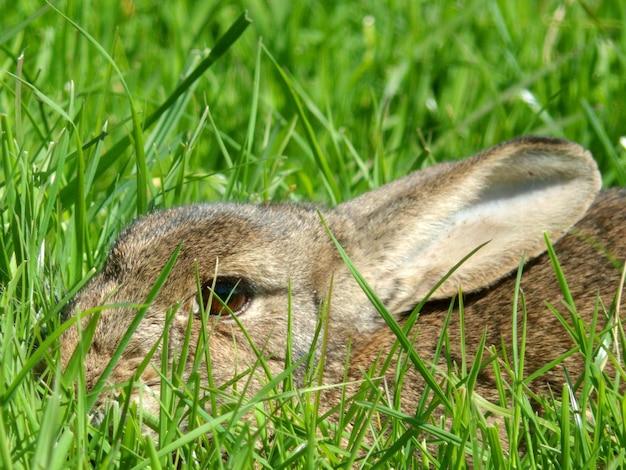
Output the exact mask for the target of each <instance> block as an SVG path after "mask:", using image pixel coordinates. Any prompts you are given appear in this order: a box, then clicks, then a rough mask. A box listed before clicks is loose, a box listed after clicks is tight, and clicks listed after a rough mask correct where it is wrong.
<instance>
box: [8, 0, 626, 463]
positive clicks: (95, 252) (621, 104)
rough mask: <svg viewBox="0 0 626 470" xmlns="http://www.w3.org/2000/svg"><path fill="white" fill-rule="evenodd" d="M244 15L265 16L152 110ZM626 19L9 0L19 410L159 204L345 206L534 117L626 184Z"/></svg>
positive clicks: (616, 9)
mask: <svg viewBox="0 0 626 470" xmlns="http://www.w3.org/2000/svg"><path fill="white" fill-rule="evenodd" d="M244 11H247V12H248V17H249V18H250V19H251V20H252V23H251V24H250V26H249V27H248V28H247V29H245V31H243V32H242V34H241V36H240V37H238V38H236V40H235V41H234V43H233V44H232V46H230V47H229V48H228V49H227V50H226V52H225V53H224V55H223V56H221V57H219V58H218V60H217V61H216V62H215V63H213V64H212V65H211V66H210V68H209V69H208V70H207V71H206V72H205V73H203V74H202V75H201V76H200V77H199V78H198V79H197V80H194V81H193V82H192V83H191V85H190V87H189V88H188V89H187V90H186V91H185V92H184V93H183V94H182V95H181V97H180V98H179V99H178V100H177V101H176V102H174V103H172V104H171V105H169V106H168V107H167V109H166V110H165V112H164V113H163V114H161V115H160V118H159V119H158V120H157V121H156V122H155V123H153V124H151V125H149V126H147V127H145V128H144V125H143V123H144V122H145V121H146V119H147V118H148V117H149V116H151V115H152V114H153V113H154V112H155V111H156V110H158V109H159V106H160V105H161V104H162V103H164V102H165V101H166V100H167V98H168V97H169V96H171V94H172V92H173V91H174V90H175V89H176V87H177V86H178V85H179V84H180V83H181V80H183V79H184V78H185V77H187V76H188V75H189V74H190V72H191V71H192V70H193V69H194V67H196V66H197V65H198V64H199V63H200V62H201V61H202V60H203V59H204V58H206V57H207V55H208V53H209V51H210V50H211V48H213V47H214V46H215V44H216V43H217V41H218V39H219V38H220V37H222V36H223V35H224V34H225V33H226V32H227V30H228V28H229V27H230V26H231V25H232V24H234V23H235V22H236V21H237V18H239V17H240V15H241V14H242V13H243V12H244ZM625 21H626V2H620V1H596V0H588V1H583V0H579V1H574V0H565V1H554V0H553V1H526V2H508V1H499V0H467V1H449V0H448V1H441V2H435V1H411V2H405V1H394V0H387V1H378V0H372V1H339V2H335V1H317V2H291V1H280V0H279V1H270V0H267V1H262V0H251V1H248V2H244V1H232V2H221V1H204V2H197V1H191V0H187V1H178V2H155V1H147V0H137V1H132V0H120V1H108V0H105V1H100V2H73V1H69V0H68V1H58V2H51V3H43V2H39V1H34V0H21V1H15V0H8V1H6V0H5V2H3V3H2V4H1V5H0V81H1V82H0V83H1V87H0V141H1V144H2V147H1V149H0V152H1V157H2V168H1V171H0V215H1V224H2V226H1V227H0V285H2V287H3V289H2V309H3V321H2V326H1V328H2V331H1V334H2V363H3V365H2V372H3V376H4V379H3V380H2V381H1V382H2V384H0V387H2V388H0V393H2V396H3V398H4V402H3V407H4V408H3V411H4V412H5V413H9V412H11V413H12V412H13V411H14V410H15V408H11V407H13V406H17V405H16V402H15V401H12V400H15V396H16V395H15V393H18V392H17V390H22V388H21V387H25V389H24V390H26V391H24V390H22V391H23V393H24V395H21V396H22V397H23V399H24V400H26V401H27V402H28V400H31V401H30V404H31V406H32V407H33V409H39V408H41V401H40V400H41V398H37V397H39V396H40V395H38V394H37V393H41V390H39V388H38V387H40V386H39V385H37V382H36V379H35V378H33V377H32V376H31V375H28V373H29V371H30V370H31V369H32V367H33V364H34V361H33V360H31V359H32V357H33V354H34V351H35V347H36V345H37V344H39V343H41V342H42V341H44V340H45V338H46V335H48V334H49V333H50V331H52V330H54V327H55V326H56V325H58V313H59V311H60V309H61V308H62V307H63V305H64V303H65V302H66V301H67V298H68V297H69V295H70V294H71V292H72V291H73V290H75V289H76V287H77V286H79V285H80V284H81V283H82V282H84V280H85V276H86V275H87V274H88V273H89V272H90V271H89V270H90V269H92V268H93V267H97V266H99V265H100V264H101V262H102V260H103V259H104V255H105V254H106V249H107V248H108V246H109V245H110V243H111V241H112V240H113V239H114V237H115V236H116V234H117V233H118V232H119V230H120V229H121V227H123V226H124V225H125V224H127V223H128V222H129V221H130V220H132V219H133V218H134V217H136V216H137V215H138V214H140V213H142V212H145V211H146V210H150V209H152V208H156V207H168V206H172V205H179V204H185V203H191V202H196V201H220V200H240V201H253V202H264V201H276V202H278V201H302V200H313V201H317V202H321V203H326V204H336V203H339V202H341V201H343V200H346V199H348V198H350V197H352V196H354V195H356V194H359V193H362V192H364V191H366V190H368V189H370V188H373V187H376V186H379V185H381V184H383V183H384V182H386V181H390V180H393V179H395V178H398V177H400V176H402V175H405V174H406V173H408V172H409V171H412V170H415V169H418V168H420V167H422V166H424V165H429V164H432V163H435V162H438V161H444V160H448V159H457V158H462V157H464V156H468V155H470V154H472V153H474V152H476V151H479V150H481V149H483V148H485V147H488V146H491V145H494V144H497V143H499V142H501V141H503V140H506V139H509V138H512V137H516V136H519V135H524V134H541V135H551V136H559V137H565V138H568V139H571V140H574V141H576V142H579V143H581V144H583V145H584V146H586V147H587V148H589V149H590V150H591V151H592V152H593V154H594V156H595V157H596V159H597V161H598V164H599V166H600V168H601V171H602V173H603V175H604V181H605V185H606V186H616V185H618V186H626V128H625V127H624V122H626V106H625V99H624V90H625V83H626V82H625V79H624V77H626V32H625V28H624V26H625ZM79 28H80V29H79ZM281 71H282V72H284V75H283V74H282V73H281ZM125 139H127V141H128V143H127V145H120V143H123V142H124V141H125ZM424 190H425V191H427V190H428V188H424ZM25 364H26V368H25V366H24V365H25ZM24 370H26V372H24ZM7 390H9V391H10V392H11V394H6V392H7ZM36 391H37V393H35V392H36ZM27 396H28V397H30V398H28V400H27V399H26V398H24V397H27ZM22 405H23V403H22ZM38 407H39V408H38ZM18 408H20V407H18ZM9 415H10V413H9V414H5V421H6V416H9ZM37 416H39V417H38V418H32V419H34V422H35V423H38V419H40V418H41V416H40V415H37ZM29 419H31V418H29ZM59 420H62V418H61V417H59ZM4 424H5V425H6V422H5V423H4ZM24 426H26V425H24ZM27 427H29V426H27ZM35 427H37V426H35ZM0 429H2V430H3V433H0V451H3V452H0V454H2V455H4V456H5V459H4V463H5V464H6V462H10V461H11V460H12V459H11V455H10V451H9V449H10V446H9V443H10V441H11V439H9V438H7V437H6V432H5V431H4V430H5V428H4V425H3V424H2V423H0ZM20 429H22V428H20ZM3 436H4V437H3ZM26 441H27V440H26ZM26 441H25V442H26ZM31 450H32V449H31ZM31 450H27V446H26V447H25V448H22V450H21V452H22V453H23V455H30V454H29V452H30V451H31ZM7 452H9V454H8V455H7ZM18 460H19V458H18Z"/></svg>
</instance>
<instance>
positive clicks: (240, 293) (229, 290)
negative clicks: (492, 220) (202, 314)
mask: <svg viewBox="0 0 626 470" xmlns="http://www.w3.org/2000/svg"><path fill="white" fill-rule="evenodd" d="M249 299H250V296H249V294H248V292H247V290H246V289H245V288H244V286H242V285H241V283H240V282H239V281H238V280H220V279H217V280H216V281H215V283H213V281H209V282H207V283H206V284H204V286H203V289H202V300H203V302H204V309H205V311H206V312H207V313H208V314H209V315H220V314H221V315H224V314H227V310H226V308H225V307H224V305H226V307H228V308H229V309H230V311H231V312H232V313H234V314H237V313H239V312H240V311H241V310H242V309H243V308H244V307H245V306H246V304H247V303H248V301H249Z"/></svg>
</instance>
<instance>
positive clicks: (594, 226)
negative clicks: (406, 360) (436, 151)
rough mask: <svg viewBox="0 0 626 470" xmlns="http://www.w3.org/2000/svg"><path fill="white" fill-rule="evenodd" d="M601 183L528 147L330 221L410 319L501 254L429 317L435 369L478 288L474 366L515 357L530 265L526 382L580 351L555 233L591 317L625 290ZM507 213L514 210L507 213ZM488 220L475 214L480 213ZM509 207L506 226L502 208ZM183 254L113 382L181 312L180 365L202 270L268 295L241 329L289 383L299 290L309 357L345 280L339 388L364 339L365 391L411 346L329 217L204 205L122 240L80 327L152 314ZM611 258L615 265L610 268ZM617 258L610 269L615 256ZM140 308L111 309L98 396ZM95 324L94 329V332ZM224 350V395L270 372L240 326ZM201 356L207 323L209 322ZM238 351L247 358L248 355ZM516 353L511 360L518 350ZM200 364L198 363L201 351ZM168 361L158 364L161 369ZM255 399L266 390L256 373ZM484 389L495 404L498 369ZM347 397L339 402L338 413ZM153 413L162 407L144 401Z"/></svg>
mask: <svg viewBox="0 0 626 470" xmlns="http://www.w3.org/2000/svg"><path fill="white" fill-rule="evenodd" d="M599 188H600V178H599V174H598V172H597V168H596V165H595V162H594V161H593V159H592V158H591V156H590V154H589V153H588V152H586V151H585V150H584V149H582V148H581V147H580V146H578V145H576V144H573V143H571V142H567V141H563V140H556V139H546V138H523V139H517V140H513V141H510V142H507V143H505V144H503V145H501V146H499V147H495V148H493V149H489V150H487V151H486V152H483V153H482V154H479V155H478V156H476V157H474V158H471V159H466V160H463V161H461V162H459V163H454V164H443V165H437V166H435V167H433V168H430V169H427V170H424V171H420V172H416V173H414V174H412V175H409V176H407V177H405V178H403V179H401V180H398V181H396V182H394V183H391V184H389V185H386V186H384V187H382V188H380V189H378V190H375V191H371V192H369V193H367V194H365V195H363V196H361V197H359V198H356V199H354V200H352V201H349V202H347V203H344V204H342V205H339V206H338V207H337V208H335V209H329V210H323V211H322V213H323V216H324V219H325V220H326V221H327V223H328V225H329V227H330V229H331V230H332V231H333V233H334V235H335V236H336V237H337V238H338V240H339V241H340V242H341V244H342V246H343V247H344V248H345V249H346V251H347V252H348V254H349V255H350V256H351V259H352V260H353V262H354V264H355V265H356V266H357V268H358V269H359V270H360V272H361V273H362V274H363V276H364V277H365V279H366V280H367V281H368V282H369V283H370V284H371V285H372V286H373V288H374V290H375V291H376V292H377V293H378V295H379V296H380V297H381V298H382V299H383V300H384V301H385V303H386V305H387V307H388V308H389V310H390V311H391V313H392V314H393V315H394V316H395V318H396V319H397V320H398V321H399V322H401V323H402V322H403V321H404V319H405V318H406V315H407V313H408V312H410V311H411V310H412V309H413V307H414V306H415V305H417V303H418V302H419V301H420V300H422V299H423V298H424V296H425V295H426V293H427V292H428V291H429V290H430V289H431V288H432V287H433V285H434V284H435V282H437V281H438V280H439V279H440V278H441V277H442V276H443V275H444V274H445V273H446V272H447V271H448V270H449V269H450V268H451V267H452V266H453V265H454V264H456V263H457V262H458V261H459V260H460V259H461V258H462V257H463V256H464V255H466V254H467V253H469V252H470V251H471V250H472V249H474V248H476V247H477V246H478V245H480V244H482V243H484V242H487V241H489V242H490V243H488V244H487V245H486V246H485V247H483V248H482V249H481V250H479V252H478V253H477V254H476V255H475V256H474V257H472V258H471V259H470V260H469V261H468V262H467V263H466V264H464V265H463V266H462V267H461V268H460V269H459V271H457V273H455V274H454V275H453V276H452V277H451V279H450V280H449V281H448V282H447V283H446V284H444V285H443V286H442V287H441V289H440V290H439V291H437V292H436V293H435V294H434V295H433V300H432V301H431V302H429V303H427V304H426V306H425V308H424V310H423V311H422V313H421V315H420V317H419V319H418V322H417V324H416V326H415V328H414V331H413V333H417V334H418V336H417V340H416V342H415V348H416V350H417V351H418V353H419V354H420V356H421V357H422V358H423V359H424V360H426V361H429V360H430V359H431V358H432V355H433V351H434V348H435V346H436V344H437V342H438V340H439V338H440V335H441V334H442V330H441V328H442V324H443V321H444V319H445V316H446V313H447V310H448V307H449V305H450V298H451V296H452V295H454V294H455V293H457V292H458V289H459V287H462V289H463V292H464V293H466V294H467V295H466V297H465V332H466V349H467V351H469V353H470V357H471V355H472V354H474V352H475V349H476V347H477V345H478V343H479V341H480V338H481V336H482V335H483V333H484V332H485V331H487V335H488V336H487V337H488V342H487V345H488V346H490V345H495V346H496V347H499V346H500V344H501V337H504V339H505V342H506V343H507V344H510V341H511V318H512V313H511V312H512V298H513V291H514V277H513V275H512V274H511V273H512V272H513V271H514V270H515V268H516V267H517V265H518V264H519V261H520V259H521V256H522V254H523V253H524V252H526V253H527V259H530V261H529V262H528V263H527V265H526V267H525V269H524V271H525V272H524V276H523V280H522V290H523V293H524V295H525V299H526V303H527V309H528V341H527V348H526V370H527V372H528V373H531V372H533V371H534V370H536V369H538V368H540V367H542V366H543V365H545V364H546V363H548V362H550V361H551V360H553V359H554V358H556V357H558V356H559V355H561V354H563V352H565V351H566V350H568V349H570V348H571V347H572V343H571V341H570V339H569V337H568V335H567V333H566V331H565V330H564V328H563V327H562V326H561V325H559V324H558V322H557V321H556V320H555V318H554V316H553V314H552V313H551V312H550V311H549V310H548V309H547V307H546V306H545V302H550V303H551V304H553V305H555V306H557V308H559V309H560V310H562V311H565V307H564V306H563V304H562V302H561V299H562V295H561V292H560V289H559V286H558V284H557V282H556V278H555V275H554V272H553V268H552V266H551V264H550V261H549V259H548V257H547V255H546V254H545V243H544V239H543V232H544V231H546V230H547V231H548V232H549V234H550V237H551V239H552V241H553V242H557V240H558V242H557V243H556V244H555V249H556V252H557V254H558V256H559V261H560V262H561V264H562V266H563V271H564V272H565V275H566V277H567V280H568V282H569V285H570V288H571V290H572V293H573V294H574V298H575V300H576V305H577V308H578V312H579V314H580V315H581V316H582V317H583V318H584V319H585V320H586V321H589V320H590V316H591V313H592V312H593V309H594V305H595V302H596V296H597V295H598V294H599V295H600V298H601V299H602V301H603V302H604V303H605V305H610V304H611V302H612V300H613V295H614V294H615V292H616V291H617V290H618V288H619V280H620V270H619V267H620V266H623V262H624V259H625V258H626V238H625V237H624V233H625V232H624V231H625V229H626V191H625V190H612V191H605V192H600V193H599V195H598V196H597V194H598V191H599ZM494 201H500V203H499V204H495V203H494ZM469 206H471V207H474V208H475V209H472V210H468V207H469ZM492 208H497V209H496V210H498V212H497V213H496V215H495V216H490V215H488V214H489V211H490V210H492ZM181 243H182V248H181V251H180V255H179V257H178V260H177V262H176V265H175V267H174V268H173V270H172V272H171V275H170V276H169V279H168V281H167V282H166V284H165V286H164V287H163V289H162V291H161V293H160V295H159V297H158V298H157V300H156V301H155V302H154V304H153V305H152V306H151V307H150V309H149V311H148V313H147V315H146V317H145V319H144V320H143V322H142V324H141V325H140V327H139V328H138V329H137V331H136V333H135V335H134V337H133V339H132V340H131V344H130V345H129V346H128V347H127V349H126V353H125V354H124V356H123V357H122V360H121V361H120V363H119V364H118V366H117V368H116V369H115V372H114V373H113V375H112V376H111V377H110V379H109V380H110V382H111V383H113V384H116V383H122V382H125V381H127V380H128V379H129V378H130V377H131V375H132V374H133V373H134V372H135V370H136V368H137V366H138V364H139V363H140V362H141V361H142V360H143V358H144V357H145V354H146V353H147V352H148V350H149V349H150V348H151V347H152V346H153V344H154V342H155V341H156V339H157V338H158V337H159V336H160V335H161V333H162V329H163V324H164V318H165V314H166V311H167V309H168V308H170V307H172V306H173V305H174V304H176V303H177V302H181V306H180V308H179V310H178V313H177V314H176V316H175V318H174V321H173V324H172V326H171V328H170V331H169V345H170V349H171V351H172V352H174V351H177V350H179V349H180V345H181V344H182V341H183V339H184V334H185V328H186V327H187V323H188V318H189V315H190V311H191V310H192V308H191V305H192V303H193V299H195V298H197V292H196V277H195V266H197V269H198V273H199V276H200V279H201V281H203V282H205V281H208V280H210V279H212V278H214V276H215V272H216V263H217V271H218V277H228V278H234V279H242V280H245V282H246V283H247V285H249V286H250V287H251V291H252V292H253V297H252V299H251V300H250V303H249V304H248V307H247V308H246V309H244V311H243V312H242V313H240V315H239V319H240V321H241V322H242V324H243V325H244V326H245V328H246V330H247V331H248V333H249V334H250V336H251V337H252V339H253V340H254V342H255V343H256V344H257V345H258V346H259V347H260V348H263V350H264V352H265V354H266V355H267V356H268V357H269V358H270V360H269V362H268V363H269V365H270V367H271V369H272V372H273V373H274V374H278V373H279V372H281V370H282V368H283V367H284V356H285V341H286V336H287V331H286V329H287V309H288V285H289V284H290V285H291V308H292V311H293V331H292V333H293V336H292V342H293V354H294V359H298V358H299V357H302V355H304V354H306V353H307V352H308V351H309V350H310V348H311V342H312V340H313V332H314V330H315V327H316V323H317V320H318V311H319V308H320V302H321V301H322V299H324V297H325V296H326V294H327V292H328V290H329V286H330V283H331V279H332V282H333V287H332V292H333V296H332V299H331V308H330V330H329V339H328V362H327V367H326V371H325V374H324V380H325V382H326V383H328V384H332V383H340V382H342V381H343V379H344V374H345V370H344V365H345V362H346V358H345V356H346V347H347V344H348V342H349V341H351V342H352V346H351V358H350V368H349V373H348V377H349V378H350V379H353V380H359V379H361V378H362V370H363V369H368V368H369V367H370V365H371V364H372V363H373V362H374V361H375V359H376V358H377V357H378V356H379V354H380V353H381V351H382V353H383V355H384V354H385V351H388V350H389V348H390V347H391V346H392V344H393V343H394V341H395V337H394V336H393V334H392V333H391V332H390V330H389V329H388V328H387V327H386V325H385V324H384V322H383V321H382V320H381V318H380V315H379V314H378V313H377V312H376V311H375V309H374V308H373V307H372V305H371V304H370V302H369V301H368V300H367V298H366V297H365V295H364V294H363V292H362V291H361V289H360V288H359V287H358V286H357V284H356V283H355V281H354V279H353V278H352V276H351V275H350V274H349V272H348V270H347V268H346V266H345V265H344V263H343V261H342V260H341V258H340V256H339V254H338V252H337V250H336V248H335V246H334V245H333V243H332V241H331V239H330V237H329V236H328V234H327V233H326V231H325V229H324V227H323V225H322V223H321V221H320V217H319V214H318V212H317V208H315V207H312V206H299V205H266V206H255V205H238V204H214V205H208V204H202V205H195V206H189V207H181V208H175V209H170V210H166V211H162V212H155V213H153V214H151V215H149V216H147V217H144V218H142V219H140V220H138V221H137V222H135V223H134V224H133V225H131V226H130V227H129V228H127V229H126V230H125V231H124V232H123V233H122V234H121V235H120V237H119V239H118V240H117V242H116V243H115V245H114V246H113V248H112V249H111V252H110V253H109V256H108V258H107V261H106V264H105V266H104V268H103V271H102V272H101V273H100V274H98V275H97V276H95V277H94V278H93V280H92V281H91V282H90V283H89V284H88V285H87V286H86V287H85V288H84V289H83V290H82V291H81V292H79V293H78V295H77V296H76V298H75V299H74V301H73V303H72V305H71V307H70V308H69V309H68V311H69V314H70V315H74V314H76V313H78V312H81V311H85V310H88V309H91V308H94V307H97V306H98V305H100V304H101V303H103V302H105V301H106V303H109V304H118V303H135V304H141V303H142V302H143V301H144V299H145V298H146V296H147V294H148V292H149V291H150V289H151V287H152V285H153V283H154V281H155V280H156V278H157V277H158V275H159V274H160V272H161V270H162V269H163V267H164V265H165V263H166V261H167V260H168V259H169V257H170V256H171V254H172V253H173V251H174V250H175V249H176V248H177V246H179V244H181ZM607 255H608V256H607ZM609 258H610V259H609ZM135 312H136V310H133V309H130V308H109V309H105V310H103V311H102V314H101V318H100V321H99V323H98V325H97V328H96V331H95V334H94V338H93V343H92V345H91V348H90V350H89V352H88V353H87V357H86V359H85V362H84V363H85V374H86V379H87V384H88V387H91V386H93V384H94V383H95V381H96V380H97V379H98V377H99V376H100V374H101V372H102V370H103V368H104V367H105V365H106V364H107V363H108V360H109V358H110V357H111V354H112V353H113V351H114V349H115V348H116V347H117V344H119V341H120V339H121V337H122V336H123V335H124V333H125V331H126V329H127V328H128V326H129V325H130V322H131V320H132V318H133V317H134V315H135ZM87 321H88V318H87V319H85V320H83V324H84V325H86V322H87ZM211 321H212V323H211V328H212V333H211V338H210V352H211V358H212V370H213V380H214V383H215V384H217V385H219V384H221V383H225V382H227V381H229V380H231V379H232V378H233V376H234V375H236V374H238V373H241V372H242V371H245V370H246V369H247V368H248V367H250V366H251V365H253V364H255V363H256V362H257V358H256V355H255V354H254V352H253V351H252V349H251V348H250V347H249V345H248V344H247V341H246V339H245V337H244V335H243V334H242V333H241V331H240V330H239V328H238V326H237V325H236V323H235V322H234V321H232V319H229V318H228V316H227V315H225V316H223V317H222V318H220V319H219V320H216V319H213V320H211ZM193 322H194V323H193V337H192V345H195V344H196V342H197V341H198V335H199V333H200V329H201V322H200V319H199V318H198V316H197V315H194V319H193ZM448 334H449V336H450V344H451V347H452V348H453V349H452V356H453V358H455V359H458V357H459V356H460V353H459V351H460V347H461V346H460V344H459V342H460V339H459V325H458V316H457V315H453V317H452V323H451V325H450V327H449V329H448ZM233 340H235V341H236V346H237V354H235V353H234V346H233ZM77 342H78V334H77V329H76V328H71V329H69V330H68V331H67V332H66V333H65V334H64V335H63V337H62V339H61V357H62V360H63V362H64V364H66V363H67V361H68V360H69V358H70V356H71V354H72V353H73V351H74V349H75V347H76V346H77ZM509 350H510V348H509ZM189 357H190V358H191V357H193V354H190V355H189ZM159 361H160V354H157V355H155V358H154V363H155V367H156V368H158V367H159ZM566 366H567V368H568V371H569V373H570V374H572V375H576V374H577V373H578V372H580V370H581V358H580V356H578V355H574V356H572V357H570V358H569V359H567V360H566ZM562 370H563V369H562V367H559V368H557V369H555V370H552V371H550V372H549V373H547V374H545V375H544V376H542V377H541V379H539V380H537V381H536V382H535V383H534V387H535V389H536V390H537V391H543V390H546V387H549V386H557V387H559V388H560V386H561V384H562V383H563V376H562ZM255 376H256V377H257V380H256V381H253V387H252V388H251V389H250V392H253V391H254V389H257V388H258V387H260V386H261V385H262V383H263V380H265V378H264V377H263V374H262V372H261V371H260V370H259V371H256V372H255ZM141 380H142V382H143V383H145V384H146V385H148V386H149V387H150V388H151V390H152V392H153V393H155V394H158V392H159V375H158V374H157V373H156V372H155V370H154V368H153V367H148V368H147V369H146V372H145V373H144V375H143V376H142V379H141ZM480 380H481V381H480V383H479V386H478V388H477V390H476V392H477V393H479V394H481V395H482V396H484V397H486V398H488V399H489V398H495V397H496V395H495V393H496V391H495V390H494V388H493V383H492V377H490V376H489V372H488V371H486V372H485V373H484V374H483V375H482V376H481V379H480ZM423 387H424V384H423V380H422V379H421V377H420V376H419V374H418V373H417V372H414V371H413V370H412V369H410V370H409V371H408V372H407V376H406V377H405V381H404V393H403V406H404V408H405V409H406V410H407V411H410V410H411V409H412V408H414V407H415V405H416V403H417V401H418V400H419V398H420V392H421V390H423ZM338 397H339V392H337V393H334V392H332V391H331V392H329V393H328V400H327V402H326V404H327V405H328V406H333V405H334V404H336V403H334V402H333V400H337V399H338ZM143 403H144V406H145V407H146V408H147V409H148V410H149V411H152V412H156V411H157V406H158V405H157V402H156V400H154V399H152V400H151V399H150V398H149V397H147V396H146V394H144V397H143Z"/></svg>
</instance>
